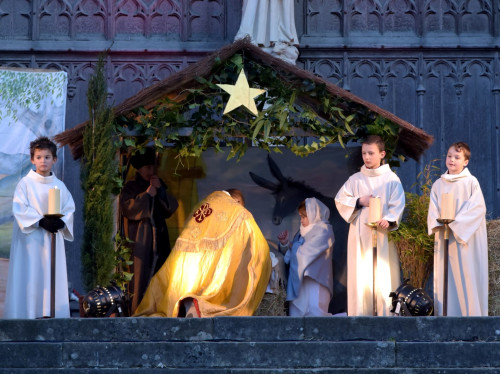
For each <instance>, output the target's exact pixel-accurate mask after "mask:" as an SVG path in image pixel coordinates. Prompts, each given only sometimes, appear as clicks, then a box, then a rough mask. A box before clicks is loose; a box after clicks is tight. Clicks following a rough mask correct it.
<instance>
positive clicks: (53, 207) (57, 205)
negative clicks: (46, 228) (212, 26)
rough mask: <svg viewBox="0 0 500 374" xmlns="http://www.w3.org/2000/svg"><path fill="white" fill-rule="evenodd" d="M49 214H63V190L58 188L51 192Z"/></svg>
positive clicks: (52, 189)
mask: <svg viewBox="0 0 500 374" xmlns="http://www.w3.org/2000/svg"><path fill="white" fill-rule="evenodd" d="M48 214H61V190H60V189H59V188H57V187H54V188H51V189H50V190H49V211H48Z"/></svg>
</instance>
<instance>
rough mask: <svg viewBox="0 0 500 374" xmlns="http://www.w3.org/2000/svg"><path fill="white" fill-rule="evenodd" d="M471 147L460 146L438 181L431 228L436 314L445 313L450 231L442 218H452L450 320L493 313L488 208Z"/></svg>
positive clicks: (431, 208)
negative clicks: (472, 168) (472, 165)
mask: <svg viewBox="0 0 500 374" xmlns="http://www.w3.org/2000/svg"><path fill="white" fill-rule="evenodd" d="M470 154H471V153H470V148H469V146H468V145H467V144H466V143H464V142H458V143H454V144H452V145H451V146H450V148H449V149H448V153H447V155H446V167H447V168H448V171H447V172H446V173H444V174H443V175H441V177H440V178H439V179H438V180H437V181H436V182H434V184H433V185H432V189H431V194H430V203H429V213H428V217H427V224H428V228H429V235H430V234H433V233H435V234H436V235H435V250H434V310H435V311H436V312H435V313H436V315H443V300H442V298H443V284H444V279H443V269H444V263H443V249H444V229H443V224H441V223H439V222H438V221H437V219H438V218H441V219H443V218H447V219H452V220H453V222H451V223H450V224H449V228H450V235H449V241H448V253H449V258H448V303H447V306H448V308H447V309H448V311H447V312H448V313H447V315H448V316H487V315H488V242H487V234H486V217H485V215H486V205H485V203H484V197H483V193H482V192H481V187H480V186H479V182H478V181H477V179H476V178H475V177H474V176H473V175H472V174H471V173H470V171H469V169H468V168H467V165H468V164H469V160H470Z"/></svg>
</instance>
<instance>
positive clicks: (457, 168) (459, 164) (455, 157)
mask: <svg viewBox="0 0 500 374" xmlns="http://www.w3.org/2000/svg"><path fill="white" fill-rule="evenodd" d="M468 163H469V160H466V159H465V154H464V152H463V151H457V150H456V149H455V147H450V149H448V154H447V155H446V167H447V168H448V173H449V174H460V173H461V172H462V170H464V168H465V167H466V166H467V164H468Z"/></svg>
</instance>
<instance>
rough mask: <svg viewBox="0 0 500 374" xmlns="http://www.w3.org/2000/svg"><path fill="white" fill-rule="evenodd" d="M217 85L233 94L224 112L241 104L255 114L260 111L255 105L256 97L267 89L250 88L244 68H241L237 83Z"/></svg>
mask: <svg viewBox="0 0 500 374" xmlns="http://www.w3.org/2000/svg"><path fill="white" fill-rule="evenodd" d="M217 86H219V87H220V88H222V89H223V90H224V91H226V92H227V93H228V94H229V95H231V96H230V97H229V100H228V102H227V105H226V108H225V109H224V114H226V113H229V112H230V111H232V110H233V109H236V108H238V107H239V106H241V105H243V106H244V107H246V108H247V109H248V110H249V111H250V112H252V113H253V114H254V115H257V114H258V113H259V112H258V110H257V107H256V106H255V101H254V99H255V98H256V97H257V96H259V95H262V94H263V93H264V92H266V90H261V89H259V88H250V86H249V85H248V81H247V77H246V75H245V72H244V71H243V69H241V71H240V75H239V76H238V80H237V81H236V84H235V85H232V84H218V85H217Z"/></svg>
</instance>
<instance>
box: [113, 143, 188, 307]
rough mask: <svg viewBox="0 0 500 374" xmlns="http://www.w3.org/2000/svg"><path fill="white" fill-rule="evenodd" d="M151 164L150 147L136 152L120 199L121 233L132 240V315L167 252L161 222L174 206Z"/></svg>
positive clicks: (164, 228)
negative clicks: (133, 175)
mask: <svg viewBox="0 0 500 374" xmlns="http://www.w3.org/2000/svg"><path fill="white" fill-rule="evenodd" d="M155 161H156V157H155V152H154V149H152V148H147V149H146V151H145V153H144V154H139V153H136V154H135V155H134V156H133V157H132V159H131V164H132V166H133V167H134V168H135V169H137V173H136V175H135V178H134V179H133V180H130V181H128V182H127V183H126V184H125V186H124V187H123V189H122V193H121V196H120V209H121V214H122V216H123V221H124V222H123V226H124V234H125V236H126V237H128V238H129V239H130V240H132V241H133V243H132V256H133V262H134V263H133V265H132V269H131V271H132V272H133V273H134V276H133V278H132V281H131V282H130V293H131V294H132V305H131V311H132V313H133V312H134V311H135V309H136V308H137V305H139V303H140V301H141V299H142V296H143V295H144V292H145V291H146V288H147V286H148V283H149V280H150V278H151V276H152V274H153V273H154V272H156V270H158V269H159V268H160V267H161V265H163V263H164V262H165V260H166V258H167V257H168V255H169V253H170V240H169V236H168V229H167V224H166V222H165V219H166V218H168V217H170V216H171V215H172V214H173V213H174V212H175V211H176V209H177V207H178V202H177V200H176V199H175V197H173V196H172V195H170V194H168V193H167V185H166V184H165V183H164V182H163V181H162V180H161V179H160V178H158V176H157V175H156V166H155Z"/></svg>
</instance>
